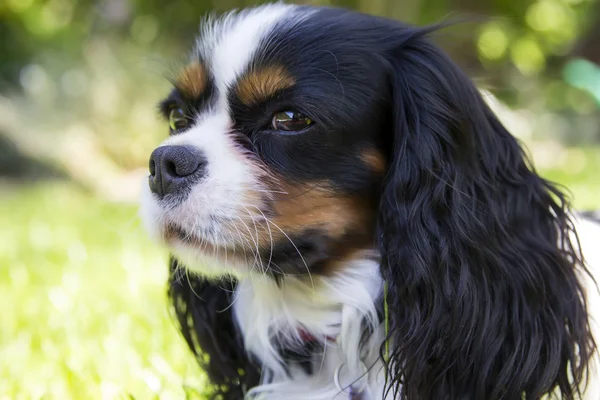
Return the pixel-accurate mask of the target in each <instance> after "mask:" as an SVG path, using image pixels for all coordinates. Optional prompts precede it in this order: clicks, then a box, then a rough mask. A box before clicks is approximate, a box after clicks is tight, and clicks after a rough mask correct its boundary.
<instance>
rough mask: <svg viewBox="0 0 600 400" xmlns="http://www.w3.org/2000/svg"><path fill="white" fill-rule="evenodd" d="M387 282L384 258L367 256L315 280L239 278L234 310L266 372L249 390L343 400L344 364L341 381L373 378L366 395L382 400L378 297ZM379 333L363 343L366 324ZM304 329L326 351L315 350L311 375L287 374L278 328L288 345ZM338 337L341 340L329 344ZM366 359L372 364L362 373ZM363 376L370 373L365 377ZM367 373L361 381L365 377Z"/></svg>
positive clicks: (261, 395)
mask: <svg viewBox="0 0 600 400" xmlns="http://www.w3.org/2000/svg"><path fill="white" fill-rule="evenodd" d="M382 287H383V284H382V281H381V277H380V275H379V263H378V262H377V261H373V260H372V259H369V258H364V259H357V260H354V261H351V262H349V263H348V265H346V266H345V268H344V269H343V271H341V272H340V273H338V274H336V275H333V276H331V277H314V279H313V280H312V281H301V280H296V279H294V278H290V279H287V278H286V280H285V281H283V282H282V284H281V286H278V285H277V284H276V283H275V282H274V281H273V280H272V279H269V278H267V277H263V276H248V277H246V278H244V279H242V280H241V281H240V283H239V284H238V287H237V289H236V295H235V300H234V305H233V308H234V315H235V317H236V320H237V321H238V324H239V326H240V329H241V331H242V333H243V337H244V341H245V346H246V349H247V350H248V351H250V352H251V353H253V354H254V355H256V356H257V357H258V358H259V359H260V361H261V362H262V364H263V370H265V371H266V373H265V375H263V377H262V384H261V385H260V386H258V387H256V388H254V389H252V391H251V392H250V393H249V397H257V398H260V399H289V400H292V399H298V400H300V399H315V400H319V399H323V400H330V399H334V398H337V399H344V398H348V393H344V392H340V390H339V389H338V388H337V387H336V386H335V384H334V372H335V369H336V368H337V367H339V366H340V365H341V364H342V363H344V368H343V369H342V371H341V373H340V378H341V379H340V380H341V384H342V385H344V384H350V383H352V382H354V381H355V380H358V381H359V382H363V381H364V380H367V381H368V384H367V389H366V390H365V392H364V396H365V397H364V398H365V399H371V398H372V399H381V396H382V394H381V393H382V387H383V375H382V364H381V363H380V362H379V361H378V358H379V346H380V344H381V341H382V340H383V334H384V331H383V326H382V325H381V324H380V321H379V320H378V318H377V311H376V309H375V301H376V300H377V299H378V298H379V297H380V296H381V290H382ZM363 321H366V323H367V324H368V325H370V326H371V329H373V330H374V331H375V333H374V334H373V335H372V336H371V337H370V339H369V343H367V345H366V346H364V347H362V348H361V343H360V339H361V337H360V336H361V332H362V331H363V326H362V323H363ZM300 330H305V331H307V332H310V333H311V334H312V335H313V336H314V337H315V338H316V339H317V340H319V341H321V342H322V343H323V344H324V348H325V351H324V353H323V354H315V355H314V359H313V368H314V369H315V372H314V373H313V374H312V375H306V374H305V373H304V372H303V371H301V370H299V369H294V370H292V373H291V375H292V376H291V377H290V376H288V375H287V373H286V370H285V368H284V365H283V363H282V360H281V358H280V355H279V353H278V352H277V350H276V349H275V348H274V340H273V337H272V335H273V334H274V333H275V334H276V335H277V337H278V338H279V340H283V341H284V343H295V342H296V343H297V342H299V341H301V338H300V336H299V332H300ZM328 337H330V338H336V339H337V340H336V342H335V343H332V342H331V341H328V339H327V338H328ZM361 362H362V363H364V365H365V366H367V367H368V368H369V372H368V374H367V376H364V371H363V367H362V364H361ZM363 376H364V377H363ZM361 377H362V378H361Z"/></svg>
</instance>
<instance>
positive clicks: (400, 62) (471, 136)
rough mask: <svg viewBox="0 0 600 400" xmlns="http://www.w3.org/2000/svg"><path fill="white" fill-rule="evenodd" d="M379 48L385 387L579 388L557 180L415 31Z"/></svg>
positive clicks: (588, 347)
mask: <svg viewBox="0 0 600 400" xmlns="http://www.w3.org/2000/svg"><path fill="white" fill-rule="evenodd" d="M428 31H429V30H428V29H427V30H408V31H406V30H405V31H400V32H399V33H398V40H399V42H398V45H397V46H395V47H394V48H393V49H392V50H391V52H390V53H389V57H388V62H389V72H390V77H391V82H390V83H391V88H392V116H391V117H392V121H393V126H392V131H391V132H390V136H391V137H390V142H389V146H390V148H391V149H392V151H391V152H390V154H389V156H390V159H391V165H390V167H389V171H388V174H387V177H386V181H385V183H384V186H383V191H382V195H381V202H380V209H379V227H378V233H379V249H380V251H381V255H382V260H383V261H382V264H381V273H382V275H383V277H384V279H385V280H386V281H387V283H388V287H389V296H388V299H387V301H388V302H389V309H390V310H392V311H391V314H390V323H391V332H390V334H389V337H388V340H389V341H390V348H391V357H390V360H389V365H388V371H389V373H388V379H389V381H388V384H389V385H388V389H389V390H390V391H392V392H393V393H394V398H400V399H407V400H409V399H410V400H416V399H487V400H493V399H522V398H526V399H538V398H540V397H541V396H542V395H543V394H547V393H555V394H560V395H562V398H563V399H573V398H576V397H577V396H578V395H580V391H581V389H582V386H583V384H584V383H585V380H586V372H587V364H588V360H589V359H590V356H591V355H592V352H593V351H594V349H595V344H594V341H593V339H592V336H591V334H590V327H589V323H588V315H587V310H586V300H585V293H584V290H583V287H582V285H581V283H580V282H579V281H578V278H577V273H578V271H583V272H586V271H587V270H586V268H585V265H584V262H583V260H582V256H581V252H580V248H579V244H578V241H577V237H576V234H575V231H574V228H573V223H572V221H571V220H570V218H569V206H568V202H567V199H566V197H565V195H564V194H563V192H562V191H561V190H560V189H559V188H558V187H557V186H556V185H554V184H552V183H550V182H548V181H546V180H544V179H542V178H541V177H540V176H539V175H538V174H537V173H536V172H535V170H534V169H533V167H532V166H531V164H530V162H529V161H528V159H527V157H526V155H525V154H524V151H523V149H522V147H521V146H520V144H519V143H518V141H517V140H516V139H515V138H514V137H513V136H512V135H511V134H510V133H509V132H508V131H507V130H506V128H505V127H504V126H503V125H502V124H501V123H500V121H499V120H498V119H497V117H496V116H495V115H494V113H493V112H492V111H491V110H490V108H489V107H488V105H487V104H486V102H485V101H484V99H483V98H482V95H481V94H480V93H479V91H478V90H477V89H476V88H475V86H474V85H473V83H472V82H471V81H470V80H469V79H468V78H467V77H466V76H465V74H464V73H463V72H462V71H460V70H459V68H458V67H457V66H455V64H454V63H453V62H452V61H451V60H450V59H448V57H447V56H445V55H444V54H443V53H442V52H441V51H440V50H439V49H437V48H436V47H435V46H434V45H432V44H431V43H430V42H429V41H428V40H427V39H426V38H425V37H424V35H423V34H424V33H427V32H428Z"/></svg>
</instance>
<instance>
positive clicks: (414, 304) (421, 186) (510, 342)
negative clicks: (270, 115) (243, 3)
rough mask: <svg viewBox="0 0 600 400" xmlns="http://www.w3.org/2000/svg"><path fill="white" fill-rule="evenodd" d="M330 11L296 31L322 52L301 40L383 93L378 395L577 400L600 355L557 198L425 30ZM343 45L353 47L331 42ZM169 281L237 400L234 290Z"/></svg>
mask: <svg viewBox="0 0 600 400" xmlns="http://www.w3.org/2000/svg"><path fill="white" fill-rule="evenodd" d="M326 10H327V11H323V13H322V14H320V16H319V15H317V14H311V18H310V19H309V20H307V22H306V23H307V24H309V23H310V24H311V25H310V26H311V28H310V30H311V31H312V32H317V31H318V32H319V35H320V36H319V40H312V39H311V37H304V38H303V41H302V42H301V43H305V44H306V45H307V46H311V45H312V46H314V45H315V43H318V44H319V46H321V47H323V48H327V46H328V45H332V46H333V45H335V46H333V47H332V48H335V49H336V51H338V50H339V51H342V50H344V51H346V52H348V54H350V55H351V56H352V57H354V58H351V57H350V56H348V54H346V53H344V54H346V60H350V59H355V60H357V62H363V63H364V64H365V65H367V64H366V61H365V60H366V59H367V58H368V62H369V63H370V64H368V65H369V66H370V67H369V70H370V71H371V74H372V75H373V76H369V75H368V74H364V73H361V74H356V76H354V75H352V76H350V77H346V78H347V79H346V80H345V82H346V83H347V84H348V85H351V84H352V82H362V83H364V82H365V81H366V80H372V81H373V82H376V83H377V84H373V85H371V86H372V91H378V92H379V91H381V93H376V95H375V94H373V93H369V94H370V95H369V96H368V98H370V99H376V101H375V100H373V103H374V104H370V105H369V106H370V107H373V108H375V107H377V111H378V112H373V113H372V114H373V115H382V116H384V119H385V120H384V121H383V122H382V121H377V123H373V124H372V126H373V127H374V128H373V129H374V130H378V131H377V132H375V134H376V136H377V140H376V142H377V143H378V144H379V146H380V148H379V150H380V151H381V153H383V154H384V155H385V158H386V160H387V161H388V163H387V173H386V175H385V179H384V181H383V183H382V184H381V185H379V186H378V187H377V189H376V190H377V191H378V192H377V193H376V194H375V197H376V198H377V200H378V204H379V205H378V210H377V222H378V223H377V228H376V231H375V232H373V236H374V238H375V240H374V242H375V243H376V244H375V246H377V247H378V248H379V251H380V254H381V258H382V262H381V275H382V276H383V278H384V279H385V281H386V283H387V286H388V295H387V302H388V306H389V307H388V309H389V323H390V330H389V335H388V337H387V343H388V344H389V348H390V353H389V354H384V344H382V357H384V358H385V359H386V364H387V386H386V389H387V393H388V394H391V395H392V396H393V398H398V399H402V400H429V399H433V400H440V399H474V400H480V399H485V400H497V399H509V400H513V399H522V398H525V399H539V398H540V397H542V396H543V395H544V394H551V393H553V394H555V395H556V396H560V397H562V398H563V399H574V398H576V397H577V396H578V395H580V394H581V391H582V390H583V388H584V386H585V382H586V377H587V366H588V361H589V360H590V357H591V355H592V353H593V352H594V351H595V343H594V341H593V338H592V336H591V332H590V326H589V322H588V314H587V309H586V300H585V292H584V289H583V287H582V284H581V283H580V281H579V280H578V278H577V275H578V274H579V273H584V274H585V273H587V270H586V268H585V264H584V262H583V260H582V255H581V252H580V249H579V244H578V241H577V236H576V234H575V231H574V227H573V223H572V221H571V220H570V217H569V214H570V212H569V204H568V201H567V198H566V196H565V194H564V193H563V191H562V190H561V189H559V188H558V187H557V186H556V185H554V184H552V183H550V182H548V181H546V180H544V179H543V178H541V177H540V176H539V175H538V174H537V173H536V172H535V170H534V169H533V167H532V166H531V163H530V162H529V161H528V159H527V157H526V155H525V153H524V151H523V149H522V147H521V145H520V144H519V143H518V141H517V140H516V139H515V138H514V137H513V136H512V135H511V134H510V133H509V132H508V131H507V130H506V129H505V127H504V126H503V125H502V124H501V123H500V122H499V120H498V119H497V117H496V116H495V115H494V113H493V112H492V111H491V109H490V108H489V107H488V105H487V104H486V102H485V101H484V99H483V97H482V95H481V94H480V92H479V91H478V90H477V89H476V87H475V86H474V84H473V83H472V82H471V81H470V80H469V79H468V78H467V76H466V75H465V74H464V73H463V72H461V71H460V69H459V68H458V67H457V66H456V65H455V64H454V63H453V62H452V61H451V60H450V59H449V58H448V57H447V56H445V55H444V54H443V53H442V52H441V51H440V50H439V49H438V48H437V47H435V46H434V45H433V44H432V43H431V42H430V41H429V40H428V39H427V35H428V34H429V33H430V32H431V31H433V30H435V29H436V28H435V27H434V28H424V29H423V28H414V27H409V26H406V25H402V24H400V23H397V22H395V21H390V20H385V19H378V18H374V17H369V16H364V15H362V16H360V15H359V14H354V13H347V12H344V11H339V10H337V11H335V10H331V9H326ZM318 18H323V19H324V20H323V21H321V20H319V19H318ZM298 26H299V25H293V27H292V28H294V29H299V28H298ZM323 26H326V27H327V32H324V31H323V30H322V29H321V28H319V27H323ZM359 27H360V28H361V29H358V28H359ZM292 28H290V29H292ZM282 29H283V28H282ZM323 29H325V28H323ZM349 32H351V36H352V41H351V44H345V43H346V42H344V43H341V41H342V40H346V39H344V38H345V37H347V36H348V35H350V33H349ZM304 33H305V32H304V31H296V32H295V35H296V36H295V37H296V38H299V37H301V35H304ZM309 34H310V32H306V35H309ZM325 38H329V39H325ZM327 40H329V41H330V42H327ZM269 43H276V40H275V38H273V37H272V38H270V42H269ZM293 43H294V44H295V45H296V44H298V43H299V42H298V41H293ZM348 43H350V42H348ZM275 48H276V49H279V47H275ZM290 48H291V47H290ZM290 48H288V47H286V49H287V50H288V51H289V49H290ZM305 53H306V54H311V53H310V52H305ZM332 54H333V53H332ZM281 59H282V60H284V59H285V58H284V57H283V56H282V57H281ZM335 60H336V61H337V58H336V59H335ZM361 65H362V64H361ZM301 66H302V64H300V63H299V64H298V65H297V69H298V68H301ZM371 67H372V68H371ZM344 72H345V73H349V74H352V69H351V68H346V69H345V70H344ZM383 75H385V76H383ZM315 79H316V78H315ZM340 79H341V78H340ZM386 80H387V83H388V84H387V86H385V85H381V84H380V83H381V82H385V81H386ZM340 85H341V84H340ZM322 95H323V96H327V95H328V93H323V94H322ZM365 98H366V97H365ZM336 104H337V103H336ZM355 106H356V105H355ZM365 107H366V105H365ZM369 134H373V132H369ZM177 270H178V268H177V261H176V260H172V261H171V272H172V273H171V279H170V283H169V295H170V298H171V301H172V304H173V308H174V310H175V314H176V316H177V320H178V322H179V326H180V328H181V331H182V333H183V336H184V338H185V340H186V341H187V343H188V345H189V347H190V348H191V349H192V351H193V352H194V354H195V355H196V358H197V359H198V361H199V363H200V364H201V366H202V367H203V369H204V370H205V371H206V372H207V374H208V377H209V379H210V381H211V382H212V383H213V384H214V395H215V397H220V398H225V399H240V398H242V397H243V396H244V393H245V392H246V389H248V388H251V387H253V386H256V385H257V384H258V382H259V377H260V369H259V367H258V365H259V364H258V363H257V362H255V360H253V359H252V357H251V356H250V355H249V354H247V352H246V350H245V348H244V346H243V339H242V337H241V334H240V331H239V328H238V327H237V326H236V322H235V318H234V317H233V315H232V311H231V307H230V305H231V293H232V291H233V290H234V289H235V285H236V283H235V281H234V280H230V279H222V280H214V279H213V280H209V279H207V278H203V277H199V276H196V275H191V274H190V275H189V276H187V277H183V278H182V277H181V276H179V275H178V273H176V271H177ZM387 356H389V358H387Z"/></svg>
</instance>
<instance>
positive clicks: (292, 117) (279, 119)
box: [271, 110, 313, 131]
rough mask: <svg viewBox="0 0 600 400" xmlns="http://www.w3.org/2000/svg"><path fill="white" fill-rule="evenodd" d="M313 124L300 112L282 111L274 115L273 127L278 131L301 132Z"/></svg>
mask: <svg viewBox="0 0 600 400" xmlns="http://www.w3.org/2000/svg"><path fill="white" fill-rule="evenodd" d="M312 123H313V122H312V120H311V119H310V118H308V117H307V116H305V115H304V114H301V113H299V112H298V111H291V110H289V111H280V112H278V113H275V115H273V121H272V122H271V127H272V128H273V129H275V130H277V131H301V130H302V129H304V128H306V127H307V126H309V125H311V124H312Z"/></svg>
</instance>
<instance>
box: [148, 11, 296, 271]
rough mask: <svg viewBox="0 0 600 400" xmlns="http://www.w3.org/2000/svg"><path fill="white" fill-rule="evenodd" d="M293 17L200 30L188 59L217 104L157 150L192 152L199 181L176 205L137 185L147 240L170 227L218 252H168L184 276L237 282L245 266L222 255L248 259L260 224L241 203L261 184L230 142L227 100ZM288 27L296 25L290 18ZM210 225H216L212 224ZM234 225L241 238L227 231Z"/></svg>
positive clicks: (247, 17)
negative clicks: (265, 44) (204, 75)
mask: <svg viewBox="0 0 600 400" xmlns="http://www.w3.org/2000/svg"><path fill="white" fill-rule="evenodd" d="M294 10H296V6H293V5H285V4H270V5H265V6H261V7H256V8H253V9H248V10H244V11H241V12H238V13H235V12H232V13H229V14H227V15H226V16H225V17H223V18H219V19H216V20H212V21H210V20H209V21H207V23H206V24H205V25H204V27H203V31H204V32H203V35H202V39H201V41H200V42H198V43H197V49H196V52H195V54H194V57H198V56H200V57H201V58H202V60H204V62H205V65H206V67H207V68H208V70H209V73H210V75H211V76H212V77H213V79H214V82H215V86H216V88H217V91H216V96H217V99H218V101H217V103H216V105H215V106H213V107H212V108H211V109H209V110H207V111H206V112H205V113H203V114H201V115H198V116H196V120H195V121H194V124H193V126H192V127H190V128H189V129H188V130H187V131H185V132H184V133H182V134H178V135H175V136H172V137H170V138H168V139H167V140H165V141H164V142H163V143H162V146H165V145H193V146H195V147H197V148H198V149H200V150H201V151H202V153H203V154H204V155H205V157H206V158H207V161H208V163H207V174H206V177H205V178H203V179H202V180H201V181H200V182H198V183H196V184H195V185H194V187H193V188H192V190H191V193H190V194H189V196H188V197H187V198H186V200H185V201H184V202H183V203H181V204H178V205H169V204H161V203H159V202H158V201H157V200H156V198H155V197H154V196H153V195H152V193H151V192H150V190H149V188H148V184H147V182H146V181H144V184H143V185H142V201H141V204H142V207H141V216H142V218H143V220H144V224H145V226H146V229H147V230H148V231H149V232H150V234H151V236H153V237H154V238H157V239H158V238H160V237H161V231H162V229H163V227H164V226H165V225H166V224H168V223H170V224H174V225H176V226H178V227H180V228H182V229H183V230H185V231H186V232H189V234H190V235H194V236H197V237H201V238H202V240H203V241H204V242H203V243H204V244H206V245H208V244H210V245H212V246H218V247H219V248H220V249H219V251H220V254H214V255H212V257H211V256H210V255H209V256H206V255H205V254H204V252H202V251H200V250H201V249H198V248H197V246H196V247H192V246H189V245H186V244H184V243H174V244H173V247H172V250H173V252H174V253H175V255H177V257H178V259H180V260H181V261H182V262H183V263H184V264H185V265H186V266H187V267H188V268H190V269H192V270H196V271H201V272H202V273H203V274H208V275H223V273H233V274H237V273H244V272H245V271H243V270H244V269H248V268H247V267H248V265H249V264H252V263H251V262H248V263H245V264H244V263H240V262H239V260H235V261H233V260H232V259H231V257H228V256H229V255H230V254H228V250H230V251H233V250H235V247H238V248H239V247H243V248H244V249H246V250H247V253H250V254H252V253H253V252H254V251H255V249H254V248H255V247H256V243H255V242H254V241H253V240H249V239H248V238H247V236H250V237H252V236H253V235H252V231H251V230H252V228H253V227H252V224H253V223H256V222H257V221H258V222H259V223H260V219H261V216H260V214H259V213H258V211H257V207H260V204H252V203H251V202H249V201H248V196H247V195H248V193H252V192H253V191H254V192H255V193H257V192H259V191H261V190H262V186H261V185H260V182H258V180H259V179H261V176H260V174H259V173H257V172H258V171H257V170H256V166H253V165H251V164H250V163H249V162H248V160H247V159H246V158H244V157H243V150H242V149H240V148H239V147H238V146H236V145H235V144H234V143H233V140H232V139H231V134H230V130H231V127H232V119H231V117H230V115H229V105H228V103H227V94H228V91H229V90H230V88H231V86H232V85H234V84H235V82H236V80H237V78H239V77H240V75H241V74H243V73H244V72H245V70H246V69H247V68H248V66H249V65H250V63H251V61H252V57H253V54H254V53H255V52H256V50H257V49H258V47H259V45H260V43H261V41H262V40H263V39H264V38H265V36H266V35H267V34H268V32H269V30H270V29H272V28H273V26H274V25H275V24H276V23H277V22H280V21H284V20H285V19H286V18H293V17H298V16H295V15H294ZM295 20H296V22H297V18H295ZM248 203H251V204H248ZM215 219H219V220H220V221H221V222H220V223H216V222H215ZM234 221H235V222H236V223H237V225H238V226H239V225H241V226H242V227H243V230H244V232H240V231H239V229H240V228H237V227H232V226H233V225H234V224H233V222H234ZM240 222H241V223H240ZM246 231H249V232H246ZM247 234H248V235H247ZM227 246H229V249H228V248H227ZM238 250H239V249H238ZM256 250H257V249H256ZM215 260H217V261H218V262H215Z"/></svg>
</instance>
